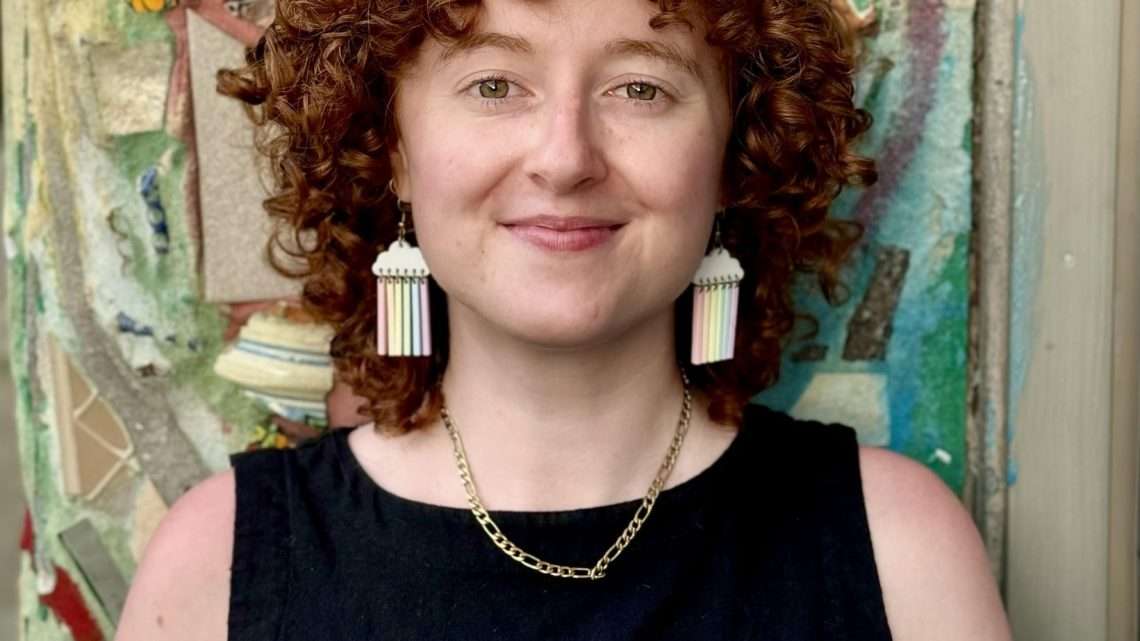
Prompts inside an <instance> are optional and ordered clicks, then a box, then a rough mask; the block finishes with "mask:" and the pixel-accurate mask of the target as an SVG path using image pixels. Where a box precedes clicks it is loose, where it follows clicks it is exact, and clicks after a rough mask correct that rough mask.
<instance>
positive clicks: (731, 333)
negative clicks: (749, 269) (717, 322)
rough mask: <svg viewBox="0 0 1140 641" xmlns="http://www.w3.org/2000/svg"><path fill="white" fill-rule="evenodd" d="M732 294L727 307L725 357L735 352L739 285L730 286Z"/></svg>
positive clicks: (730, 356)
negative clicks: (726, 346)
mask: <svg viewBox="0 0 1140 641" xmlns="http://www.w3.org/2000/svg"><path fill="white" fill-rule="evenodd" d="M731 291H732V296H731V300H730V304H729V307H728V318H729V322H728V353H727V354H725V358H732V357H733V355H734V354H735V353H736V313H737V311H738V309H739V307H740V287H739V286H737V285H733V286H732V290H731Z"/></svg>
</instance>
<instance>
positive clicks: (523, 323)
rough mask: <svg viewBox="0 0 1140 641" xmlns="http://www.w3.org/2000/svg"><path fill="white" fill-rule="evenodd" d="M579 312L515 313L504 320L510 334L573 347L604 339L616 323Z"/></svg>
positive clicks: (558, 346) (554, 346) (552, 346)
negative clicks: (558, 313)
mask: <svg viewBox="0 0 1140 641" xmlns="http://www.w3.org/2000/svg"><path fill="white" fill-rule="evenodd" d="M577 311H578V313H577V314H567V315H548V314H542V315H531V314H527V315H525V316H515V317H513V318H510V319H506V320H505V321H504V329H505V330H506V332H507V333H509V334H512V335H514V336H516V337H518V338H519V339H521V340H524V341H527V342H529V343H533V344H535V345H538V346H542V347H547V348H550V349H573V348H575V347H585V346H589V345H594V344H598V343H601V342H604V341H605V340H606V339H607V338H608V337H609V336H610V335H611V334H612V323H610V322H607V320H606V319H605V318H603V317H600V316H587V315H583V314H582V313H581V310H577Z"/></svg>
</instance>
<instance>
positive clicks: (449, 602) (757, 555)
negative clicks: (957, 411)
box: [229, 405, 891, 641]
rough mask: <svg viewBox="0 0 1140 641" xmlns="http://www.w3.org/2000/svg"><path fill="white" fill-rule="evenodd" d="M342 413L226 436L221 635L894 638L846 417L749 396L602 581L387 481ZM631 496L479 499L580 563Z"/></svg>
mask: <svg viewBox="0 0 1140 641" xmlns="http://www.w3.org/2000/svg"><path fill="white" fill-rule="evenodd" d="M349 431H350V430H345V429H341V430H333V431H332V432H330V433H327V434H325V435H323V436H321V437H320V438H318V439H315V440H313V441H309V442H307V443H304V444H302V445H301V446H299V447H298V448H296V449H294V450H259V451H253V452H243V453H239V454H234V455H232V456H231V461H232V463H233V467H234V470H235V478H236V484H237V513H236V519H235V530H234V546H233V565H232V574H231V583H230V589H231V594H230V611H229V640H230V641H381V640H384V641H386V640H389V639H400V640H403V641H411V640H429V639H430V640H437V639H456V640H460V639H461V640H464V641H476V640H481V639H495V640H497V641H514V640H522V639H527V640H531V639H533V640H543V641H548V640H558V641H563V640H565V641H571V640H573V641H587V640H590V641H593V640H597V641H602V640H605V641H609V640H613V641H618V640H622V641H626V640H633V639H637V640H642V639H644V640H653V641H666V640H682V639H684V640H686V641H691V640H701V641H713V640H721V639H723V640H726V641H727V640H733V641H736V640H745V639H763V640H765V641H807V640H809V639H810V640H816V639H819V640H826V641H856V640H858V641H887V640H889V639H890V638H891V636H890V632H889V630H888V627H887V620H886V613H885V610H884V606H883V599H882V592H881V591H880V584H879V577H878V573H877V570H876V566H875V560H874V555H873V553H872V548H871V539H870V532H869V530H868V526H867V517H866V510H865V506H864V502H863V491H862V485H861V482H860V473H859V459H858V445H857V443H856V440H855V431H854V430H853V429H851V428H850V427H847V426H844V425H840V424H822V423H817V422H811V421H799V420H795V419H792V418H790V417H789V416H787V415H786V414H783V413H781V412H776V411H773V410H771V409H768V408H766V407H764V406H761V405H750V406H749V407H748V409H747V410H746V411H745V415H744V420H743V424H742V427H741V430H740V432H739V433H738V434H737V436H736V437H735V438H734V440H733V442H732V444H731V445H730V446H729V447H728V449H727V450H725V452H724V453H723V454H722V455H721V456H720V457H719V458H718V459H717V460H716V461H715V462H714V463H713V464H712V465H711V466H710V467H708V468H706V469H705V470H703V471H702V472H700V473H699V474H697V475H696V476H694V477H693V478H691V479H689V480H687V481H685V482H684V483H681V484H680V485H677V486H675V487H672V488H669V489H666V490H665V491H663V492H662V493H661V495H660V496H659V498H658V500H657V503H656V505H655V507H654V508H653V512H652V513H651V514H650V516H649V518H648V520H647V521H646V522H645V525H644V526H643V527H642V529H641V531H640V532H639V533H638V535H637V536H636V537H635V538H634V539H633V541H632V542H631V543H630V545H629V547H627V548H626V549H625V551H624V552H623V553H622V554H621V556H620V557H618V558H617V560H616V561H614V563H613V564H612V565H611V566H610V567H609V569H608V570H607V573H606V576H605V577H603V578H602V579H599V580H596V581H591V580H582V579H565V578H556V577H551V576H547V575H544V574H540V573H538V572H536V571H534V570H531V569H529V568H526V567H524V566H522V565H520V564H519V563H517V562H516V561H514V560H512V559H511V558H509V557H508V556H506V555H505V554H504V553H503V552H502V551H500V550H499V549H498V548H497V547H495V546H494V544H492V543H491V541H490V539H488V538H487V536H486V534H484V532H483V531H482V529H481V528H480V526H479V525H478V523H477V522H476V521H475V519H474V517H473V516H472V514H471V513H470V511H468V510H466V509H464V508H453V507H442V506H438V505H431V504H428V503H422V502H418V501H414V500H411V499H406V498H403V497H400V496H397V495H395V494H392V493H390V492H388V491H387V490H385V489H384V488H382V487H380V486H379V485H377V484H376V483H375V482H374V481H373V480H372V479H371V477H369V476H368V475H367V474H366V473H365V471H364V469H363V468H362V467H361V466H360V464H359V462H358V461H357V460H356V458H355V457H354V456H353V453H352V451H351V450H350V449H349V447H348V442H347V440H346V439H347V436H348V433H349ZM459 482H460V481H459V477H458V474H457V475H456V483H459ZM639 504H640V500H635V501H629V502H625V503H620V504H613V505H605V506H600V507H590V508H584V509H576V510H566V511H545V512H520V511H492V512H491V514H492V517H493V518H494V519H495V522H496V523H498V525H499V526H500V527H501V528H502V530H503V533H504V534H505V535H506V536H507V537H508V538H510V539H511V540H512V541H514V542H515V543H517V544H518V545H519V546H520V547H522V548H523V549H524V550H527V551H528V552H531V553H533V554H535V555H537V556H538V557H540V558H543V559H546V560H549V561H552V562H555V563H562V564H565V565H583V566H587V567H588V566H592V565H593V564H594V562H595V561H596V560H597V559H598V557H599V556H601V554H602V553H603V552H604V551H605V550H606V549H607V548H608V547H609V546H610V545H611V544H612V543H613V541H614V540H615V539H616V538H617V536H618V534H619V533H620V532H621V531H622V529H623V528H624V527H625V526H626V524H627V523H628V522H629V519H630V517H632V516H633V513H634V511H635V510H636V509H637V507H638V505H639Z"/></svg>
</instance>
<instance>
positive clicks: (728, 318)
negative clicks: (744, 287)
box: [720, 286, 734, 359]
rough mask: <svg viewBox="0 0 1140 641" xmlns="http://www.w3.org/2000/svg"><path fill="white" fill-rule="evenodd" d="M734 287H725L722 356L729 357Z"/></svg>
mask: <svg viewBox="0 0 1140 641" xmlns="http://www.w3.org/2000/svg"><path fill="white" fill-rule="evenodd" d="M733 291H734V290H733V287H731V286H725V289H724V324H723V325H724V328H723V332H722V333H720V358H722V359H724V358H728V347H730V344H731V343H732V334H731V333H730V332H728V326H730V325H732V314H731V313H732V292H733Z"/></svg>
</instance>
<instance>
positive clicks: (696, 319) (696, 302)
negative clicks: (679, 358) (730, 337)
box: [689, 287, 703, 365]
mask: <svg viewBox="0 0 1140 641" xmlns="http://www.w3.org/2000/svg"><path fill="white" fill-rule="evenodd" d="M702 298H703V293H702V292H701V287H693V316H692V318H693V331H692V334H693V336H692V346H691V347H690V348H689V359H690V360H692V362H693V365H699V364H700V360H699V359H698V358H699V356H700V352H699V351H698V350H699V348H700V338H701V299H702Z"/></svg>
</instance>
